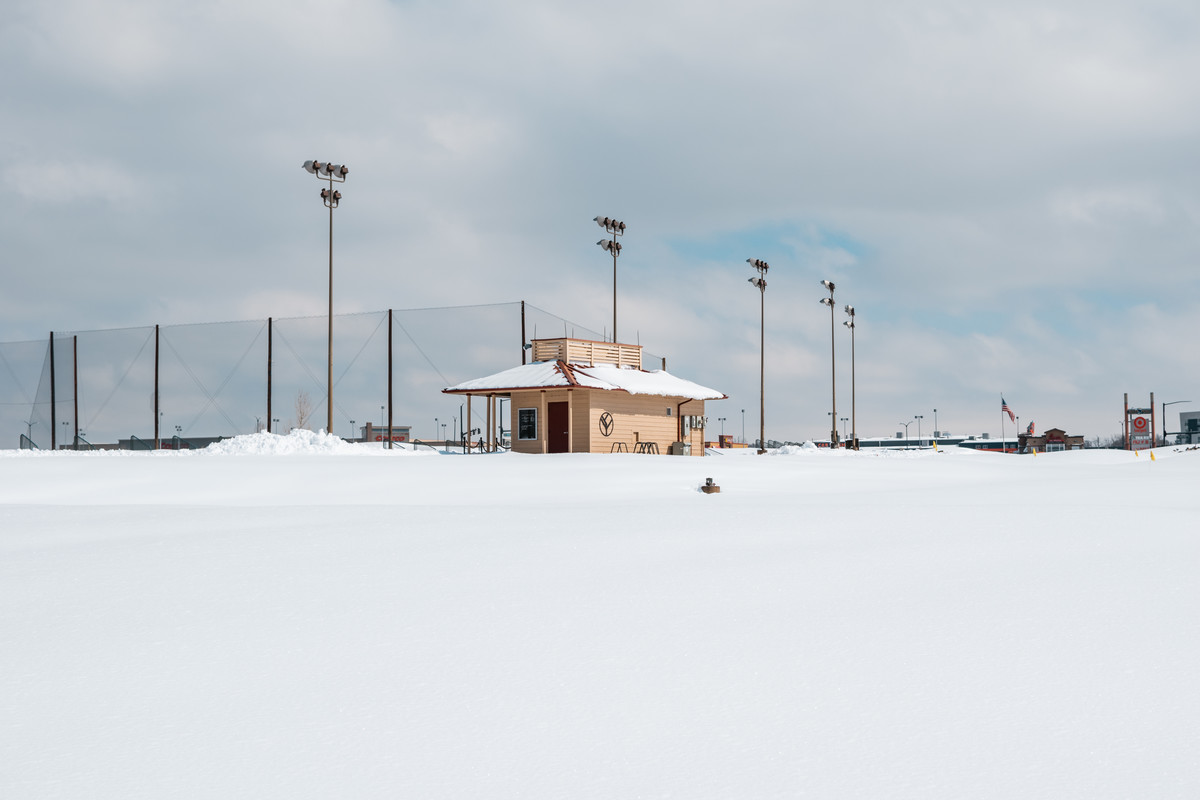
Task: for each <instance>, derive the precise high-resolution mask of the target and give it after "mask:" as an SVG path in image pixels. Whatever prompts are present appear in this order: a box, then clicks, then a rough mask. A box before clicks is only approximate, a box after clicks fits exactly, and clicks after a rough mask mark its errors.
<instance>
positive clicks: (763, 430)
mask: <svg viewBox="0 0 1200 800" xmlns="http://www.w3.org/2000/svg"><path fill="white" fill-rule="evenodd" d="M746 263H747V264H749V265H750V266H752V267H754V268H755V269H756V270H758V275H756V276H755V277H753V278H750V279H749V280H750V285H751V286H756V287H758V294H759V323H758V324H759V333H758V337H759V338H758V454H759V455H760V456H761V455H763V454H764V453H766V452H767V424H766V421H765V415H766V410H767V402H766V396H767V395H766V387H767V383H766V374H767V357H766V352H767V270H769V269H770V268H771V265H770V264H768V263H767V262H765V261H763V260H762V259H761V258H747V259H746ZM745 414H746V412H745V410H744V409H743V411H742V434H743V436H742V438H745V426H746V417H745Z"/></svg>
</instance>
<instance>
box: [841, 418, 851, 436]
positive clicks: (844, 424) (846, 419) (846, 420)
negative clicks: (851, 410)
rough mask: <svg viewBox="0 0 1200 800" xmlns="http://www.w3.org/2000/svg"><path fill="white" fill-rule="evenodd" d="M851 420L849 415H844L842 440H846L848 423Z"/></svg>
mask: <svg viewBox="0 0 1200 800" xmlns="http://www.w3.org/2000/svg"><path fill="white" fill-rule="evenodd" d="M849 421H850V418H849V417H842V441H846V423H847V422H849Z"/></svg>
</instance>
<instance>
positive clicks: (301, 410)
mask: <svg viewBox="0 0 1200 800" xmlns="http://www.w3.org/2000/svg"><path fill="white" fill-rule="evenodd" d="M312 412H313V405H312V400H309V399H308V392H306V391H303V390H301V391H300V393H299V394H297V395H296V427H297V428H307V427H308V418H309V417H311V416H312Z"/></svg>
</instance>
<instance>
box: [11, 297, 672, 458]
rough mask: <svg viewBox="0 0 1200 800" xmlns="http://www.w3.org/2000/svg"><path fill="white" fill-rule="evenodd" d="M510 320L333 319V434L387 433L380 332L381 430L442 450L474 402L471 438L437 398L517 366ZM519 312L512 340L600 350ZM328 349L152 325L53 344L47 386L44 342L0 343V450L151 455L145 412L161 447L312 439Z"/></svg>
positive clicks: (480, 310) (566, 326)
mask: <svg viewBox="0 0 1200 800" xmlns="http://www.w3.org/2000/svg"><path fill="white" fill-rule="evenodd" d="M521 307H522V304H521V303H519V302H514V303H494V304H488V305H475V306H454V307H446V308H423V309H397V310H394V311H393V312H392V325H391V328H390V331H389V326H388V312H387V311H374V312H368V313H360V314H340V315H336V316H335V317H334V324H333V415H332V416H333V432H334V433H336V434H339V435H341V436H344V437H348V438H352V437H358V436H359V435H360V434H361V429H362V427H363V426H364V425H366V424H367V423H368V422H370V423H373V424H375V425H385V424H386V423H387V406H388V382H387V379H388V365H389V355H388V353H389V349H388V336H389V332H390V334H391V339H392V345H391V358H390V364H391V368H392V420H393V424H394V425H396V426H411V429H412V435H413V436H415V437H417V438H440V437H441V431H440V430H435V428H434V419H435V418H437V419H439V420H440V421H441V422H443V423H446V424H447V427H446V433H447V434H448V435H450V436H454V435H455V431H456V429H461V428H463V427H466V428H470V427H476V428H482V427H483V425H484V421H485V418H486V417H485V413H486V412H484V410H483V404H482V403H480V404H479V405H478V407H477V408H474V409H473V413H472V417H473V418H474V419H472V420H471V424H470V425H466V424H460V423H461V419H460V417H461V415H462V413H463V408H462V400H461V398H458V397H453V396H448V395H444V394H442V389H443V388H445V387H446V386H449V385H452V384H455V383H459V382H461V381H464V380H468V379H471V378H477V377H481V376H483V375H487V374H490V373H493V372H498V371H500V370H504V369H508V368H510V367H513V366H515V365H517V364H520V363H521V357H522V352H523V351H522V344H523V342H522V335H521ZM524 310H525V341H529V340H532V339H534V338H542V339H547V338H555V337H559V336H563V335H566V336H572V337H575V338H580V339H595V340H601V339H603V338H604V336H603V333H601V332H597V331H595V330H592V329H589V328H585V327H583V326H581V325H578V324H576V323H574V322H572V321H570V320H566V319H564V318H562V317H559V316H557V315H555V314H551V313H550V312H547V311H544V310H542V309H540V308H537V307H535V306H532V305H529V304H525V306H524ZM328 337H329V331H328V318H327V317H325V316H313V317H291V318H283V319H273V320H271V321H268V320H250V321H241V322H219V323H201V324H193V325H164V326H161V327H159V328H158V330H157V335H156V330H155V328H154V327H153V326H147V327H138V328H122V329H115V330H103V331H80V332H77V333H56V334H54V347H53V349H54V370H53V381H52V380H51V369H50V360H51V359H50V349H51V348H50V337H49V335H47V337H46V339H44V340H42V341H30V342H8V343H0V437H2V438H0V447H6V448H7V447H18V446H23V445H24V442H23V437H28V440H29V441H30V442H32V443H33V445H34V446H37V447H40V448H42V449H48V448H49V447H51V442H52V439H53V441H54V443H55V444H56V445H57V446H58V447H60V448H62V447H70V446H72V445H73V444H74V443H75V442H76V439H75V437H76V434H77V433H78V435H79V436H80V437H81V438H80V440H79V441H80V442H81V443H82V446H85V447H86V446H89V444H91V445H96V446H115V445H117V444H118V443H120V444H121V446H124V447H133V448H135V449H139V448H146V447H153V446H154V439H155V435H156V431H155V422H156V411H157V423H158V430H157V435H158V437H159V438H160V440H161V441H163V442H164V443H165V444H164V446H188V443H190V442H192V441H195V442H196V444H197V445H198V444H201V443H204V442H206V441H208V440H211V439H214V438H217V437H228V436H234V435H237V434H242V433H251V432H254V431H256V430H265V429H267V428H268V427H269V428H271V429H273V430H276V431H277V432H287V431H288V430H290V429H291V428H292V427H294V426H303V427H307V428H310V429H312V430H318V429H323V428H325V427H326V424H327V421H328V408H327V400H326V394H327V393H326V374H327V369H328V360H329V355H328V348H329V344H328V342H329V338H328ZM268 348H269V350H268ZM268 352H270V377H269V384H270V401H269V402H270V405H269V407H268ZM156 353H157V371H158V396H157V408H156V404H155V359H156ZM76 361H77V362H78V363H76ZM643 363H644V365H645V367H646V368H647V369H656V368H658V366H659V365H660V363H661V357H660V356H657V355H653V354H650V353H645V354H644V362H643ZM76 386H77V387H78V390H76ZM76 394H78V397H76ZM52 397H53V403H52V402H51V399H52ZM76 408H77V409H78V412H76ZM77 416H78V419H76V417H77ZM51 431H53V434H52V433H51Z"/></svg>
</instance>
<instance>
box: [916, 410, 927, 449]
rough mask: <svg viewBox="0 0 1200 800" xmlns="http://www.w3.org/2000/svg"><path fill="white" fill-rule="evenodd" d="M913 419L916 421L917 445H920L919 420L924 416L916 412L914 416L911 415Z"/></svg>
mask: <svg viewBox="0 0 1200 800" xmlns="http://www.w3.org/2000/svg"><path fill="white" fill-rule="evenodd" d="M913 419H915V420H916V421H917V447H920V446H921V420H923V419H925V417H923V416H921V415H920V414H917V415H916V416H915V417H913Z"/></svg>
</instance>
